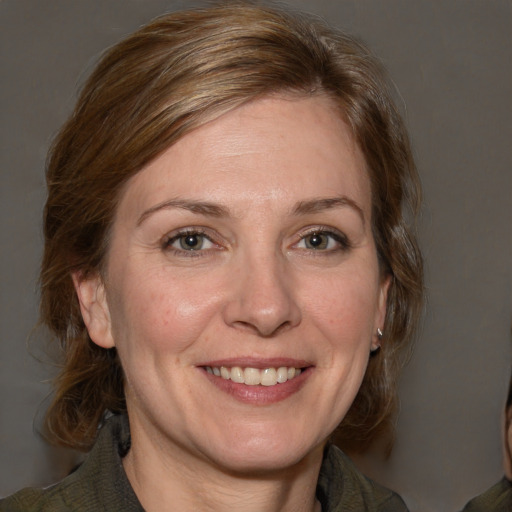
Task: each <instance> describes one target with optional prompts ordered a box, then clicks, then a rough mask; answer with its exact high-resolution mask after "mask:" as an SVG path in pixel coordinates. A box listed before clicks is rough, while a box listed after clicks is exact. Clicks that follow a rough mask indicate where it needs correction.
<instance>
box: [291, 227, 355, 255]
mask: <svg viewBox="0 0 512 512" xmlns="http://www.w3.org/2000/svg"><path fill="white" fill-rule="evenodd" d="M296 247H298V248H299V249H307V250H312V251H336V250H345V249H348V248H349V243H348V240H347V238H346V237H345V236H344V235H342V234H341V233H335V232H332V231H325V230H315V231H311V232H309V233H306V234H305V235H302V238H301V240H300V241H299V242H298V244H297V245H296Z"/></svg>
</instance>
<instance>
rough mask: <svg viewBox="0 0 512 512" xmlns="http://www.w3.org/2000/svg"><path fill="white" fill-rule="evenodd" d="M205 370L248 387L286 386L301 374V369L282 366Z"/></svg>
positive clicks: (208, 368)
mask: <svg viewBox="0 0 512 512" xmlns="http://www.w3.org/2000/svg"><path fill="white" fill-rule="evenodd" d="M205 370H206V371H207V372H208V373H209V374H211V375H215V376H216V377H221V378H222V379H224V380H231V381H233V382H235V383H237V384H245V385H247V386H259V385H261V386H275V385H276V384H284V383H285V382H288V381H289V380H292V379H294V378H295V377H297V376H298V375H300V374H301V371H302V370H301V368H295V367H293V366H280V367H278V368H264V369H262V370H260V369H259V368H251V367H246V368H242V367H241V366H233V367H231V368H229V367H227V366H206V367H205Z"/></svg>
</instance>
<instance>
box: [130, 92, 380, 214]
mask: <svg viewBox="0 0 512 512" xmlns="http://www.w3.org/2000/svg"><path fill="white" fill-rule="evenodd" d="M347 194H349V195H351V196H353V197H352V198H353V199H354V200H355V201H356V202H358V203H360V204H361V207H362V208H363V209H367V210H368V211H369V210H370V209H371V208H370V207H371V205H370V183H369V178H368V174H367V172H366V168H365V161H364V157H363V155H362V153H361V151H360V149H359V147H358V145H357V144H356V142H355V140H354V137H353V135H352V133H351V131H350V128H349V127H348V125H347V123H346V122H345V121H344V120H343V117H342V113H341V111H340V109H339V107H338V106H337V105H336V104H335V103H334V102H333V101H332V100H330V99H329V98H327V97H325V96H322V95H317V96H312V97H301V98H297V97H291V96H278V97H269V98H264V99H258V100H255V101H252V102H250V103H248V104H246V105H244V106H242V107H239V108H237V109H235V110H233V111H230V112H228V113H226V114H224V115H222V116H221V117H219V118H218V119H216V120H214V121H211V122H209V123H207V124H205V125H203V126H201V127H199V128H197V129H195V130H193V131H191V132H189V133H188V134H186V135H185V136H183V137H182V138H181V139H180V140H178V141H177V142H176V143H175V144H173V145H172V146H171V147H169V148H168V149H167V150H166V151H164V152H163V153H162V154H161V155H160V156H158V157H157V158H156V159H155V160H153V161H152V162H151V163H150V164H148V165H147V166H146V167H144V168H143V169H142V170H141V171H140V172H139V173H138V174H136V175H135V176H134V177H133V178H131V180H129V182H128V183H127V187H126V188H125V191H124V194H123V196H122V199H121V203H120V209H123V208H124V207H129V209H136V210H139V209H141V208H147V207H150V206H152V205H154V204H158V203H159V202H161V201H165V200H168V199H170V197H169V196H176V197H186V198H190V199H199V200H209V201H220V202H229V203H232V204H233V205H234V203H237V204H239V205H243V204H244V202H245V203H247V202H249V201H250V202H251V204H256V203H261V204H267V205H269V204H271V203H272V201H274V203H279V201H281V202H282V204H283V206H285V204H286V202H290V201H297V200H300V199H301V196H304V197H306V196H308V195H309V196H311V197H313V196H315V197H324V196H325V197H332V196H336V195H347Z"/></svg>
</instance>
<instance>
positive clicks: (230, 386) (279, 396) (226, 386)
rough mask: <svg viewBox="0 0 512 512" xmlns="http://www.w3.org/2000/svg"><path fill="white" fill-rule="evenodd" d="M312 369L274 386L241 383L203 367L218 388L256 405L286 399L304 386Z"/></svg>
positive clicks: (306, 369)
mask: <svg viewBox="0 0 512 512" xmlns="http://www.w3.org/2000/svg"><path fill="white" fill-rule="evenodd" d="M312 369H313V368H312V367H309V368H304V369H303V370H302V372H301V373H300V375H297V377H294V378H293V379H291V380H287V381H286V382H283V383H282V384H275V385H274V386H261V385H259V386H248V385H247V384H239V383H237V382H233V381H232V380H229V379H223V378H222V377H217V376H216V375H212V374H211V373H208V372H207V371H206V370H204V368H202V370H203V373H204V375H205V376H206V378H207V379H208V380H209V381H210V382H211V383H212V384H214V385H215V386H216V387H217V388H218V389H220V390H221V391H224V392H225V393H227V394H228V395H231V396H232V397H233V398H235V399H236V400H238V401H239V402H244V403H248V404H254V405H268V404H274V403H277V402H281V401H283V400H286V399H287V398H289V397H290V396H292V395H294V394H295V393H297V392H298V391H299V390H300V389H301V388H302V386H303V385H304V384H305V382H306V380H307V379H308V378H309V377H310V375H311V373H312Z"/></svg>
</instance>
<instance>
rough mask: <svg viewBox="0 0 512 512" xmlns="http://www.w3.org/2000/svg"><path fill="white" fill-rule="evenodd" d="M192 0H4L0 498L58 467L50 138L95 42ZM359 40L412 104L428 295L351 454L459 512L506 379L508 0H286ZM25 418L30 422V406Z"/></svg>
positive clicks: (423, 508) (497, 417)
mask: <svg viewBox="0 0 512 512" xmlns="http://www.w3.org/2000/svg"><path fill="white" fill-rule="evenodd" d="M186 5H188V2H185V1H182V2H171V1H163V0H162V1H156V0H155V1H142V0H107V1H101V2H100V1H99V0H98V1H91V0H74V1H65V0H45V1H42V0H41V1H37V0H0V23H1V26H0V52H1V63H0V64H1V70H2V74H3V77H2V81H1V85H0V88H1V89H0V91H1V96H0V97H1V112H2V123H1V140H0V143H1V164H0V179H1V187H0V211H1V225H0V228H1V244H2V245H1V254H0V290H1V295H0V300H1V302H0V319H1V324H0V326H1V334H0V336H1V337H0V458H1V461H0V495H5V494H8V493H11V492H13V491H14V490H16V489H17V488H19V487H20V486H26V485H29V484H31V485H33V484H37V485H41V484H47V483H49V482H51V481H52V480H53V479H54V478H56V477H58V476H59V472H62V471H63V470H64V469H65V468H66V465H67V464H68V463H69V462H70V461H69V455H66V454H64V453H62V452H59V451H55V450H51V449H48V448H47V447H46V446H45V445H44V443H43V442H42V441H40V440H39V438H38V437H37V435H36V434H34V426H33V425H34V417H40V415H41V411H42V410H44V405H41V404H42V402H43V399H44V397H45V395H46V393H47V392H48V386H47V384H45V382H44V381H45V379H47V378H48V377H49V376H50V375H51V368H50V367H49V366H48V365H46V366H45V365H41V364H40V363H39V362H38V361H37V360H38V359H40V358H42V357H44V356H43V355H42V354H43V351H42V347H43V340H42V338H43V336H42V333H41V332H40V331H37V330H36V331H33V327H34V325H35V322H36V316H37V315H36V312H37V305H36V304H37V292H36V289H37V269H38V261H39V257H40V253H41V234H40V224H41V220H40V217H41V208H42V204H43V200H44V185H43V166H44V158H45V153H46V150H47V147H48V144H49V142H50V140H51V138H52V136H53V135H54V134H55V132H56V130H57V129H58V127H59V125H60V124H61V123H62V122H63V121H64V119H65V117H66V116H67V114H68V113H69V112H70V109H71V107H72V105H73V102H74V99H75V92H76V87H77V85H78V84H80V83H81V82H82V81H83V78H84V76H86V75H87V73H88V72H89V71H90V70H91V67H92V65H93V64H94V62H95V61H96V59H97V57H98V55H99V53H100V51H101V50H102V49H104V48H105V47H106V46H109V45H111V44H113V43H115V42H116V41H118V40H119V39H120V38H121V37H122V36H124V35H126V34H128V33H129V32H131V31H132V30H134V29H136V28H137V27H138V26H139V25H141V24H142V23H144V22H146V21H148V20H149V19H150V18H152V17H153V16H155V15H157V14H160V13H162V12H163V11H164V10H167V9H172V8H176V6H178V7H183V6H186ZM293 5H296V6H298V7H301V8H304V9H305V10H308V11H311V12H315V13H317V14H320V15H321V16H323V17H325V18H326V19H327V20H329V21H330V22H331V23H332V24H334V25H336V26H338V27H341V28H344V29H346V30H348V31H349V32H351V33H354V34H356V35H358V36H360V37H361V38H363V39H364V40H366V41H367V42H368V44H369V45H370V46H371V47H372V48H373V49H374V51H375V52H376V53H377V54H378V55H379V56H380V57H381V58H382V60H383V61H384V63H385V64H386V66H387V67H388V69H389V70H390V73H391V75H392V77H393V78H394V80H395V82H396V84H397V86H398V88H399V89H400V91H401V94H402V96H403V100H404V102H405V105H407V113H406V117H407V122H408V125H409V127H410V132H411V135H412V139H413V144H414V150H415V154H416V157H417V162H418V165H419V168H420V173H421V176H422V181H423V185H424V191H425V199H426V204H425V208H424V212H423V218H422V223H421V237H422V246H423V249H424V254H425V258H426V265H427V288H428V295H429V301H428V308H427V313H426V317H425V321H424V327H423V330H422V333H421V336H420V338H419V340H418V342H417V345H416V348H415V352H414V356H413V358H412V360H411V362H410V364H409V366H408V367H407V369H406V372H405V374H404V377H403V380H402V386H401V403H402V411H401V414H400V418H399V421H398V425H397V432H398V435H397V443H396V447H395V450H394V452H393V455H392V456H391V458H390V460H388V461H387V462H384V461H383V460H382V459H380V458H379V457H378V456H375V457H372V456H368V457H366V458H364V459H363V460H361V461H359V463H360V464H361V465H362V466H363V467H365V468H366V470H367V472H368V473H369V474H371V475H373V476H374V477H375V478H377V479H378V480H379V481H381V482H382V483H384V484H386V485H388V486H390V487H392V488H394V489H396V490H397V491H399V492H400V493H401V494H402V495H403V496H404V498H405V500H406V502H407V503H408V505H409V507H410V508H411V510H412V511H413V512H430V511H435V512H438V511H443V510H447V511H455V510H457V509H458V508H460V507H462V505H463V504H464V503H465V502H466V501H467V500H468V499H469V498H470V497H472V496H473V495H475V494H478V493H480V492H482V491H483V490H485V489H486V488H487V487H488V486H490V485H491V484H493V483H494V482H495V481H497V480H498V479H499V478H500V477H501V475H502V467H501V410H502V406H503V402H504V399H505V394H506V389H507V384H508V379H509V375H510V361H511V354H510V324H511V312H512V301H511V284H512V279H511V271H512V229H511V226H512V222H511V220H512V201H511V199H512V197H511V196H512V182H511V181H512V180H511V177H512V172H511V165H512V154H511V145H512V144H511V142H512V119H511V117H512V116H511V114H512V99H511V98H512V2H511V1H510V0H448V1H443V0H437V1H436V0H434V1H423V0H409V1H406V0H384V1H382V0H380V1H379V0H359V1H357V0H351V1H349V0H347V1H332V0H331V1H317V2H314V1H313V0H301V1H299V0H297V1H295V2H293ZM36 423H37V419H36Z"/></svg>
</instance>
